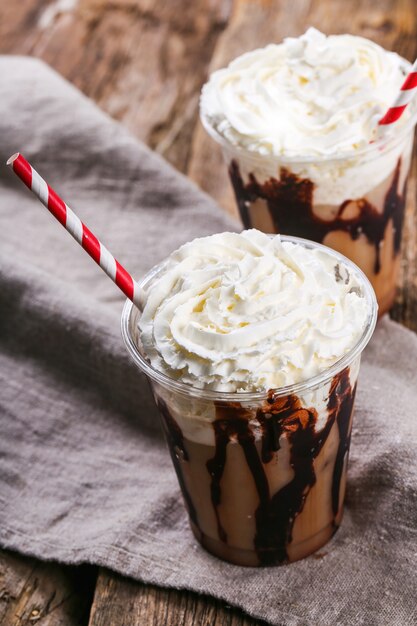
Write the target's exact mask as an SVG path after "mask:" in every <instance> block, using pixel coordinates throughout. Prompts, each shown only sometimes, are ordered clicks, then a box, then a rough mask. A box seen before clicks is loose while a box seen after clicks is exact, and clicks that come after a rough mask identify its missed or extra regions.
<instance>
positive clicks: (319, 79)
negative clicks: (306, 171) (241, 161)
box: [201, 28, 410, 157]
mask: <svg viewBox="0 0 417 626" xmlns="http://www.w3.org/2000/svg"><path fill="white" fill-rule="evenodd" d="M409 69H410V64H409V63H408V62H407V61H405V60H404V59H403V58H401V57H400V56H399V55H397V54H395V53H393V52H388V51H386V50H384V49H383V48H381V47H380V46H379V45H377V44H376V43H374V42H372V41H369V40H368V39H364V38H362V37H355V36H352V35H330V36H328V37H326V36H325V35H324V34H322V33H320V32H319V31H318V30H316V29H314V28H309V29H308V30H307V32H306V33H305V34H304V35H302V36H301V37H299V38H290V37H289V38H287V39H284V42H283V43H281V44H279V45H275V44H273V45H269V46H267V47H266V48H262V49H258V50H254V51H253V52H249V53H247V54H243V55H242V56H240V57H238V58H237V59H235V60H234V61H232V63H230V65H229V66H228V67H227V68H224V69H221V70H219V71H217V72H214V73H213V74H212V75H211V77H210V80H209V82H208V83H207V84H206V85H205V86H204V87H203V92H202V97H201V114H202V118H203V120H204V121H206V122H207V125H208V126H209V127H213V128H214V129H215V130H216V131H217V132H218V133H220V135H222V136H223V137H224V138H225V139H226V140H228V141H229V142H230V143H231V144H233V145H237V146H240V147H243V148H246V149H248V150H251V151H254V152H258V153H260V154H273V155H285V156H287V157H294V156H300V157H302V156H303V155H308V156H314V155H334V154H339V153H341V152H352V151H357V150H360V149H363V148H364V147H366V146H367V145H368V144H369V142H370V141H371V139H373V138H375V132H376V128H377V122H378V120H379V119H380V118H381V117H382V115H383V114H384V113H385V112H386V110H387V109H388V107H389V106H390V105H391V104H392V102H393V99H394V98H395V96H396V95H397V93H398V91H399V88H400V86H401V85H402V83H403V81H404V77H405V75H406V74H407V73H408V71H409ZM409 114H410V107H409V108H408V109H407V110H406V112H405V113H404V115H403V116H402V117H401V118H400V120H399V121H398V122H397V123H396V125H395V127H396V128H395V129H390V131H392V132H395V133H397V132H398V127H399V126H401V125H402V124H404V122H405V120H406V119H407V118H408V117H409Z"/></svg>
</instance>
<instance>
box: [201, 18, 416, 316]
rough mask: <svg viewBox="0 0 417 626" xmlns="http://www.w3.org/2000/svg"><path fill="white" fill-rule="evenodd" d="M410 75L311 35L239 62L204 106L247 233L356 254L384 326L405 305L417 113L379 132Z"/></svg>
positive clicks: (214, 85) (391, 56)
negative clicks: (397, 304) (400, 285)
mask: <svg viewBox="0 0 417 626" xmlns="http://www.w3.org/2000/svg"><path fill="white" fill-rule="evenodd" d="M410 67H411V65H410V63H408V61H406V60H405V59H403V58H401V57H400V56H398V55H397V54H395V53H393V52H388V51H386V50H384V49H383V48H381V47H380V46H378V45H377V44H375V43H373V42H372V41H369V40H368V39H364V38H362V37H355V36H351V35H331V36H328V37H326V36H325V35H323V34H322V33H320V32H319V31H317V30H315V29H313V28H310V29H309V30H308V31H307V32H306V33H305V34H304V35H302V36H301V37H299V38H287V39H285V40H284V41H283V43H281V44H279V45H269V46H267V47H266V48H263V49H259V50H254V51H253V52H249V53H247V54H244V55H242V56H240V57H238V58H237V59H235V60H234V61H233V62H232V63H230V65H229V66H228V67H226V68H224V69H221V70H219V71H217V72H214V73H213V74H212V75H211V77H210V80H209V81H208V83H207V84H206V85H205V86H204V87H203V91H202V96H201V119H202V122H203V125H204V126H205V128H206V130H207V131H208V132H209V134H210V135H211V136H212V137H213V138H214V139H215V140H216V141H217V142H218V143H220V144H221V146H222V149H223V153H224V156H225V159H226V162H227V165H228V168H229V174H230V178H231V182H232V185H233V189H234V192H235V196H236V200H237V204H238V208H239V211H240V215H241V218H242V221H243V223H244V226H245V227H246V228H250V227H254V228H258V229H260V230H262V231H264V232H267V233H278V232H279V233H283V234H288V235H296V236H300V237H304V238H307V239H312V240H314V241H317V242H320V243H324V244H326V245H328V246H330V247H332V248H334V249H335V250H338V251H339V252H341V253H342V254H345V255H346V256H348V257H349V258H350V259H352V260H353V261H354V262H355V263H356V264H357V265H359V267H360V268H361V269H362V270H363V271H364V272H365V273H366V275H367V276H368V278H369V279H370V281H371V283H372V285H373V287H374V289H375V292H376V294H377V298H378V302H379V310H380V314H383V313H384V312H386V311H387V310H388V309H389V308H390V307H391V306H392V304H393V302H394V299H395V294H396V283H397V277H398V272H399V266H400V245H401V232H402V225H403V219H404V209H405V201H406V185H407V177H408V172H409V168H410V160H411V152H412V145H413V136H414V126H415V122H416V113H417V105H416V104H415V103H412V104H411V105H410V106H409V107H408V109H407V110H406V111H405V113H404V114H403V115H402V117H401V118H400V119H399V120H398V122H397V123H396V124H392V125H391V127H390V128H389V129H388V132H387V133H384V136H383V137H378V133H377V130H376V129H377V122H378V120H379V119H380V118H381V117H382V116H383V114H384V113H385V112H386V111H387V109H388V107H389V106H390V105H391V104H392V101H393V98H394V97H395V96H396V95H397V93H398V91H399V88H400V86H401V84H402V83H403V81H404V77H405V75H407V74H408V72H409V70H410Z"/></svg>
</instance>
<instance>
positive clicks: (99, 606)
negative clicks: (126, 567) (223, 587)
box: [89, 570, 265, 626]
mask: <svg viewBox="0 0 417 626" xmlns="http://www.w3.org/2000/svg"><path fill="white" fill-rule="evenodd" d="M264 623H265V622H262V621H259V620H253V619H251V618H249V617H247V616H245V615H244V614H243V613H242V612H241V611H239V610H238V609H236V608H232V607H225V605H224V603H222V602H220V601H218V600H215V599H214V598H210V597H208V596H199V595H197V594H195V593H191V592H189V591H176V590H175V589H162V588H160V587H155V586H153V585H142V584H140V583H137V582H134V581H132V580H128V579H126V578H123V577H122V576H118V575H117V574H112V573H110V572H106V571H105V570H103V571H102V572H101V573H100V576H99V578H98V582H97V587H96V593H95V596H94V602H93V606H92V609H91V617H90V623H89V626H109V625H110V624H111V625H112V626H119V625H120V626H162V625H163V626H262V624H264Z"/></svg>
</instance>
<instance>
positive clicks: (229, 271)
mask: <svg viewBox="0 0 417 626" xmlns="http://www.w3.org/2000/svg"><path fill="white" fill-rule="evenodd" d="M367 315H368V304H367V302H366V300H365V298H364V297H363V296H362V295H361V290H360V288H359V285H358V283H357V279H356V278H355V277H354V276H353V275H352V273H351V272H350V271H349V270H348V268H347V267H345V266H343V265H340V264H336V263H335V259H334V257H332V256H331V255H330V254H328V253H326V252H324V251H322V250H319V249H315V250H309V249H307V248H305V247H304V246H303V245H301V244H294V243H292V242H282V241H281V239H280V236H279V235H276V236H274V237H272V238H271V237H269V236H268V235H266V234H264V233H261V232H259V231H257V230H247V231H243V232H242V233H241V234H237V233H228V232H226V233H221V234H218V235H212V236H209V237H204V238H201V239H195V240H194V241H192V242H190V243H187V244H185V245H184V246H182V247H181V248H179V249H178V250H177V251H176V252H174V253H173V254H171V256H170V257H168V259H167V260H166V262H165V264H164V266H163V268H162V270H161V272H160V273H159V274H158V275H157V276H156V277H155V278H154V279H153V280H152V281H151V282H150V284H149V286H148V287H147V289H146V293H145V306H144V310H143V314H142V316H141V320H140V334H141V341H142V345H143V349H144V352H145V354H146V355H147V357H148V359H149V360H150V362H151V364H152V366H153V367H154V368H155V369H157V370H160V371H162V372H164V373H165V374H167V375H168V376H170V377H171V378H174V379H177V380H180V381H182V382H184V383H188V384H191V385H193V386H194V387H198V388H205V389H213V390H218V391H227V392H236V391H261V390H265V389H271V388H277V387H282V386H285V385H289V384H293V383H297V382H300V381H303V380H306V379H308V378H311V377H312V376H315V375H316V374H319V373H321V372H322V371H324V370H325V369H327V368H328V367H330V366H331V365H332V364H333V363H335V361H337V360H338V359H339V358H341V357H342V356H343V355H344V354H346V353H347V352H348V351H349V350H350V349H351V348H353V346H354V345H355V344H356V343H357V341H358V340H359V338H360V336H361V335H362V333H363V330H364V326H365V324H366V320H367Z"/></svg>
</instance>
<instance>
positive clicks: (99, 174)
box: [0, 57, 417, 626]
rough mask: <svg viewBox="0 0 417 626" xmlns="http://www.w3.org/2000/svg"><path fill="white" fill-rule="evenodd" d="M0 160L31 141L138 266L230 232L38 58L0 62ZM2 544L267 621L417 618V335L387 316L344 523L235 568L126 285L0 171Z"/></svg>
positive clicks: (57, 182)
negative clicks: (193, 495)
mask: <svg viewBox="0 0 417 626" xmlns="http://www.w3.org/2000/svg"><path fill="white" fill-rule="evenodd" d="M0 77H1V79H2V80H0V132H1V134H0V136H1V142H0V161H1V163H4V162H5V161H6V159H7V157H8V156H9V155H10V154H11V153H13V152H15V151H17V150H21V151H22V153H23V154H25V156H26V157H27V158H28V159H30V160H31V161H32V162H33V165H34V166H35V167H36V168H37V169H38V170H39V172H40V173H41V174H42V175H44V177H45V178H46V179H47V180H48V182H49V183H50V184H51V185H52V186H54V187H55V188H56V190H57V191H58V193H61V194H62V196H63V197H64V198H65V199H66V200H67V202H68V203H69V204H70V205H71V206H72V207H73V208H74V209H75V210H76V211H77V212H78V213H79V215H80V217H81V219H83V220H84V221H85V222H86V223H87V224H88V225H89V226H90V228H91V229H92V230H93V231H94V232H96V233H97V234H98V236H99V237H101V238H102V240H103V241H104V242H105V243H106V244H107V245H108V247H109V249H110V250H111V251H112V252H113V253H114V254H115V256H116V257H117V258H118V259H119V260H120V261H121V262H122V263H123V264H124V265H125V266H126V267H127V268H129V270H130V271H132V273H133V274H134V275H135V276H137V277H140V276H141V275H142V274H143V272H144V271H146V270H147V269H149V268H150V267H151V266H152V265H153V264H154V263H156V262H158V261H160V260H161V259H162V258H163V257H165V256H166V255H167V254H168V253H169V252H171V251H172V250H173V249H174V248H176V247H177V246H179V245H180V244H181V243H183V242H184V241H186V240H188V239H191V238H193V237H196V236H199V235H205V234H209V233H212V232H216V231H220V230H225V229H236V228H237V225H236V224H235V223H233V222H231V220H229V219H228V218H227V217H226V216H225V215H223V214H222V213H221V212H220V211H219V209H218V208H217V207H216V206H215V204H214V203H213V201H212V200H210V199H209V198H208V197H207V196H205V195H204V194H203V193H201V192H200V191H198V190H197V189H196V188H195V186H193V185H192V183H190V182H189V181H187V180H186V179H185V178H184V177H183V176H181V175H180V174H178V173H177V172H175V171H174V170H173V169H172V168H171V167H170V166H169V165H168V164H167V163H165V162H164V161H163V160H162V159H161V158H160V157H158V156H157V155H155V154H153V153H152V152H151V151H150V150H148V149H147V148H146V147H145V146H143V145H142V144H140V143H139V142H138V141H136V140H135V139H134V138H132V137H131V136H130V135H129V134H128V133H127V132H126V131H125V130H124V129H123V128H122V127H121V126H120V125H118V124H116V123H115V122H113V121H112V120H110V119H109V118H108V117H107V116H106V115H104V114H103V113H102V112H100V111H99V110H98V109H97V108H96V107H95V106H94V105H93V104H92V103H91V102H90V101H89V100H88V99H87V98H85V97H84V96H83V95H82V94H81V93H79V92H78V91H77V90H76V89H75V88H74V87H72V86H71V85H69V84H68V83H67V82H65V81H64V80H62V78H60V77H59V76H58V75H57V74H55V73H54V72H53V71H52V70H50V69H49V68H48V67H47V66H45V65H44V64H43V63H41V62H39V61H37V60H34V59H28V58H19V57H0ZM0 185H1V195H0V259H1V261H0V268H1V271H0V274H1V275H0V319H1V325H0V351H1V352H0V411H1V415H0V419H1V433H2V435H1V437H0V501H1V506H0V542H1V545H2V546H4V547H5V548H10V549H13V550H18V551H20V552H22V553H25V554H30V555H34V556H36V557H39V558H41V559H55V560H57V561H61V562H65V563H83V562H88V563H97V564H99V565H103V566H106V567H109V568H112V569H114V570H116V571H118V572H121V573H123V574H126V575H128V576H132V577H134V578H137V579H140V580H143V581H145V582H149V583H155V584H159V585H163V586H168V587H177V588H186V589H192V590H194V591H198V592H202V593H206V594H211V595H213V596H216V597H218V598H223V599H224V600H226V601H227V602H229V603H231V604H235V605H238V606H240V607H242V608H243V609H244V610H245V611H247V612H248V613H250V614H252V615H254V616H257V617H260V618H263V619H265V620H267V621H269V622H270V623H272V624H282V625H288V626H295V625H297V626H301V625H303V626H305V625H306V624H308V625H310V624H311V625H312V624H320V625H321V626H334V625H335V624H343V625H344V626H349V625H351V624H352V625H353V624H354V625H357V624H364V625H366V626H368V625H378V624H380V625H384V626H386V625H387V624H390V625H395V624H398V625H401V626H405V625H407V624H415V623H416V612H415V611H416V609H415V606H416V603H415V591H416V588H417V580H416V568H415V562H413V560H412V557H413V550H415V546H416V543H415V540H416V531H415V527H416V501H417V486H416V452H415V449H416V436H417V432H416V428H417V421H416V419H415V410H416V406H417V384H416V383H417V378H416V371H415V364H416V362H417V336H415V335H414V334H413V333H411V332H410V331H407V330H405V329H404V328H402V327H400V326H399V325H397V324H395V323H393V322H391V321H389V320H388V319H385V320H383V321H382V322H381V323H380V325H379V327H378V329H377V331H376V334H375V336H374V339H373V341H372V342H371V344H370V346H369V348H368V349H367V351H366V354H365V357H364V359H363V361H364V362H363V366H362V372H361V377H360V384H359V390H358V395H357V402H356V414H355V420H354V422H355V424H354V430H353V437H352V450H351V459H350V473H349V479H348V490H347V498H346V512H345V518H344V522H343V525H342V527H341V529H340V530H339V532H338V533H337V534H336V536H335V537H334V539H333V540H332V541H331V542H330V543H329V544H328V545H327V546H325V547H324V548H323V549H322V550H321V551H320V553H319V554H317V555H315V556H313V557H310V558H308V559H305V560H303V561H299V562H297V563H294V564H292V565H289V566H284V567H278V568H260V569H256V568H241V567H236V566H233V565H230V564H227V563H223V562H222V561H220V560H218V559H216V558H214V557H212V556H211V555H209V554H208V553H206V552H205V551H204V550H203V549H202V548H200V547H199V545H198V544H197V543H196V541H195V540H194V538H193V536H192V534H191V532H190V530H189V528H188V521H187V516H186V513H185V509H184V507H183V504H182V502H181V498H180V497H179V488H178V485H177V481H176V477H175V474H174V470H173V468H172V466H171V461H170V459H169V455H168V453H167V450H166V448H165V444H164V441H163V439H162V435H161V432H160V430H159V426H158V421H157V419H156V410H155V408H154V405H153V401H152V398H151V396H150V393H149V391H148V388H147V383H146V381H145V379H144V376H143V375H142V374H140V373H139V371H137V370H136V369H135V366H134V365H133V364H132V363H131V362H130V361H129V358H128V356H127V354H126V353H125V349H124V347H123V345H122V340H121V337H120V332H119V318H120V313H121V309H122V302H123V297H122V296H121V294H120V293H119V292H118V290H117V288H116V287H115V286H114V285H113V284H112V283H111V281H110V280H109V279H108V278H107V277H106V276H105V275H104V274H103V273H102V272H101V271H100V269H99V268H98V267H97V266H95V265H94V263H92V261H91V260H90V259H89V258H88V257H87V255H86V254H85V253H83V252H82V250H81V249H80V248H79V246H77V245H76V244H75V242H74V241H72V240H71V238H70V237H69V236H68V234H67V233H66V232H65V231H64V229H63V228H61V227H60V226H59V225H58V224H57V223H55V220H54V218H53V217H52V216H50V215H49V214H48V212H47V211H46V210H45V209H44V208H43V207H42V206H41V205H40V204H39V202H38V201H37V200H36V199H34V198H33V197H32V195H31V194H30V192H29V191H28V190H26V189H25V188H24V187H23V186H22V184H21V183H20V182H19V181H18V180H17V179H15V177H14V176H13V174H12V173H11V172H10V171H9V170H8V169H7V168H6V167H3V166H1V167H0Z"/></svg>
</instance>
